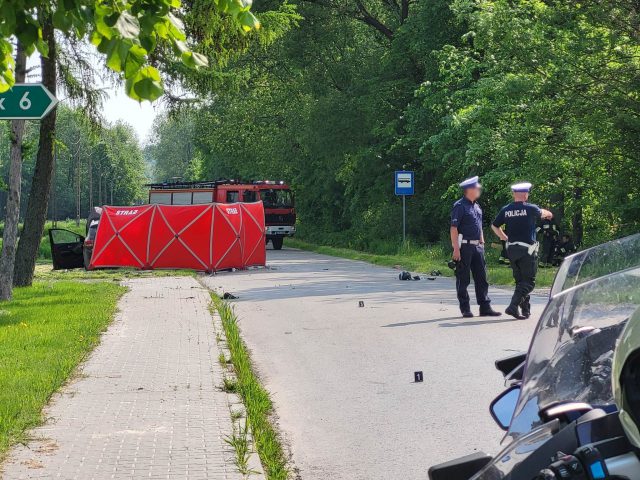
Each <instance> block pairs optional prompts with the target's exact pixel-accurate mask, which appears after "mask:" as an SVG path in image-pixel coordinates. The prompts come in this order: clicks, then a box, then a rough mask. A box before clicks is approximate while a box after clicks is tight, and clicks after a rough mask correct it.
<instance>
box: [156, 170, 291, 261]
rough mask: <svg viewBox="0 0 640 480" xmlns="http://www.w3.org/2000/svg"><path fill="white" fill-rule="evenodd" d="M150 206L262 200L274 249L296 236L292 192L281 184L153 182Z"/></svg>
mask: <svg viewBox="0 0 640 480" xmlns="http://www.w3.org/2000/svg"><path fill="white" fill-rule="evenodd" d="M147 186H148V187H149V203H159V204H163V205H195V204H200V203H212V202H216V203H237V202H257V201H260V200H262V203H263V204H264V212H265V225H266V227H267V241H271V244H272V245H273V248H274V249H275V250H280V249H281V248H282V242H283V240H284V237H292V236H293V235H294V234H295V233H296V210H295V205H294V198H293V192H291V189H290V188H289V186H288V185H287V184H286V183H284V182H283V181H278V182H274V181H270V180H260V181H251V182H244V181H239V180H216V181H211V182H175V183H152V184H149V185H147Z"/></svg>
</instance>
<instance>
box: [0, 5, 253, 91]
mask: <svg viewBox="0 0 640 480" xmlns="http://www.w3.org/2000/svg"><path fill="white" fill-rule="evenodd" d="M211 5H212V6H213V7H214V8H216V9H217V11H218V12H221V13H224V14H229V15H230V17H231V18H232V19H233V20H234V21H235V22H237V23H238V25H239V26H240V28H241V29H243V30H245V31H249V30H251V29H253V28H258V27H259V26H260V22H259V21H258V19H257V18H256V17H255V16H254V15H253V14H252V13H251V12H250V11H249V10H250V7H251V2H250V0H214V1H213V2H212V3H211ZM180 7H181V2H180V0H145V1H139V0H116V1H108V2H107V1H103V0H59V1H57V2H53V3H51V2H42V1H39V0H1V1H0V92H4V91H6V90H7V89H9V88H10V87H11V86H12V85H13V82H14V76H13V66H14V60H13V47H12V45H11V42H10V39H11V37H13V36H15V37H17V38H18V40H19V41H20V42H21V43H22V45H23V46H24V49H25V51H26V53H27V55H31V54H32V53H34V52H35V51H36V50H37V51H38V52H39V53H40V54H41V55H43V56H45V57H47V56H48V55H49V46H48V45H47V42H46V41H45V40H44V38H43V28H44V26H45V25H46V22H48V21H49V20H52V22H53V26H54V27H55V29H56V30H57V31H58V32H60V33H62V34H63V35H65V36H70V37H72V38H76V39H81V40H85V39H86V40H89V41H90V42H91V43H92V44H93V45H95V46H96V48H97V49H98V51H99V52H100V53H101V54H103V55H104V56H105V59H106V65H107V67H109V68H110V69H111V70H113V71H115V72H118V73H119V74H120V75H121V77H122V78H123V79H124V80H125V86H126V92H127V94H128V95H129V96H130V97H131V98H134V99H136V100H143V99H145V100H155V99H157V98H158V97H159V96H160V95H161V94H162V92H163V88H162V81H161V78H160V73H159V71H158V69H157V68H156V67H155V66H152V65H150V60H151V57H152V56H153V55H154V52H155V51H156V47H157V46H158V44H165V45H168V46H169V47H170V49H171V50H172V52H173V55H174V56H175V57H177V58H179V59H180V61H181V62H182V63H183V64H184V65H186V66H187V67H190V68H195V67H200V66H206V65H207V63H208V62H207V58H206V57H205V56H204V55H202V54H201V53H198V52H195V51H193V50H192V49H191V48H190V47H189V46H188V45H187V40H188V39H187V36H186V35H185V32H184V25H183V23H182V21H181V20H180V19H179V17H178V15H179V13H178V11H179V9H180Z"/></svg>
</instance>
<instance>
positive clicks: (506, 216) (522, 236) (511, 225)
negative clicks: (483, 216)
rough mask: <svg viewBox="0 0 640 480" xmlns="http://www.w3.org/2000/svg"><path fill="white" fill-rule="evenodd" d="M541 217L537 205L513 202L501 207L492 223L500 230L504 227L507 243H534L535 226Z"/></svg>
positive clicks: (540, 211)
mask: <svg viewBox="0 0 640 480" xmlns="http://www.w3.org/2000/svg"><path fill="white" fill-rule="evenodd" d="M541 217H542V210H540V207H538V206H537V205H533V204H531V203H526V202H513V203H510V204H509V205H507V206H505V207H502V210H500V213H498V216H497V217H496V219H495V220H494V221H493V225H494V226H496V227H498V228H500V227H501V226H502V225H506V227H507V228H506V233H507V237H509V242H524V243H528V244H533V243H536V225H537V223H538V220H540V218H541Z"/></svg>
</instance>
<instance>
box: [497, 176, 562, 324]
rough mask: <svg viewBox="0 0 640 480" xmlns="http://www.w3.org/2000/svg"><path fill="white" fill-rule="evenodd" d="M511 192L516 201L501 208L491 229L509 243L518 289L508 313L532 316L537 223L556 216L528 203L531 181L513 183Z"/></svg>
mask: <svg viewBox="0 0 640 480" xmlns="http://www.w3.org/2000/svg"><path fill="white" fill-rule="evenodd" d="M511 191H512V193H513V202H512V203H510V204H509V205H506V206H505V207H503V208H502V210H500V213H498V216H497V217H496V219H495V220H494V221H493V224H492V225H491V228H492V229H493V231H494V232H495V234H496V235H497V236H498V237H500V239H501V240H504V241H506V242H507V255H508V256H509V261H510V263H511V268H512V269H513V279H514V280H515V281H516V289H515V292H514V293H513V297H512V298H511V303H510V304H509V306H508V307H507V309H506V310H505V313H506V314H508V315H511V316H512V317H515V318H517V319H519V320H520V319H524V318H529V316H530V315H531V304H530V303H529V294H530V293H531V292H532V291H533V289H534V288H535V286H536V272H537V268H538V243H537V242H536V224H537V223H538V220H539V219H540V218H545V219H551V218H553V214H552V213H551V212H550V211H549V210H545V209H543V208H540V207H538V206H537V205H533V204H531V203H527V200H528V199H529V192H530V191H531V184H530V183H528V182H523V183H516V184H515V185H511ZM503 225H505V226H506V230H505V231H503V230H501V229H500V227H502V226H503ZM520 309H522V313H521V312H520Z"/></svg>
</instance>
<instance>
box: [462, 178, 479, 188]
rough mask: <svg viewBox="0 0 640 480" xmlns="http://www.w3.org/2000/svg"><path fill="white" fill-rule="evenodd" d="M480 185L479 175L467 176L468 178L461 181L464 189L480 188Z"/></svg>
mask: <svg viewBox="0 0 640 480" xmlns="http://www.w3.org/2000/svg"><path fill="white" fill-rule="evenodd" d="M480 186H481V185H480V178H479V177H478V176H475V177H471V178H467V179H466V180H463V181H462V182H460V188H462V189H465V188H479V187H480Z"/></svg>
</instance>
